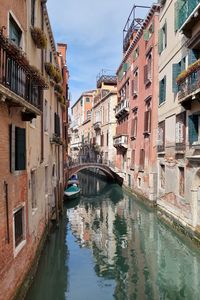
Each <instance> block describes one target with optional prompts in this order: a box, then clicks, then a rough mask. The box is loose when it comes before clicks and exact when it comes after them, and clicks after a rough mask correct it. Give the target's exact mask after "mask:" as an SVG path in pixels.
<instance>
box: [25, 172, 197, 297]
mask: <svg viewBox="0 0 200 300" xmlns="http://www.w3.org/2000/svg"><path fill="white" fill-rule="evenodd" d="M79 179H80V185H81V188H82V195H81V197H80V198H79V199H77V200H75V201H73V202H71V201H70V202H68V203H66V207H67V212H66V218H64V220H63V224H62V225H61V228H60V230H59V231H58V232H57V233H56V235H55V236H54V237H53V245H52V246H51V243H50V246H49V245H48V247H47V249H45V252H44V253H45V256H44V257H43V259H42V261H41V264H40V269H39V272H38V275H37V278H36V280H35V282H34V286H33V288H32V289H31V291H30V293H29V295H28V298H27V299H28V300H29V299H30V300H34V299H36V300H38V299H39V300H40V299H48V300H55V299H58V300H62V299H68V300H90V299H91V300H93V299H95V300H98V299H101V300H102V299H103V300H111V299H117V300H133V299H140V300H143V299H161V300H162V299H163V300H165V299H173V300H179V299H190V300H192V299H194V300H197V299H200V296H199V286H200V255H199V251H198V250H197V249H196V248H195V247H193V246H191V245H189V244H188V242H187V241H184V240H182V239H181V238H180V237H179V236H178V235H176V234H175V233H174V232H173V231H171V230H170V229H169V228H168V227H166V226H165V225H164V224H163V223H162V222H161V221H159V219H157V216H156V214H155V213H154V211H152V210H150V209H148V208H146V207H145V206H143V205H142V204H141V203H139V202H137V201H136V199H134V198H133V197H130V196H128V195H127V194H126V193H124V192H123V191H122V189H121V187H119V186H118V185H116V184H107V183H106V182H105V181H102V180H99V179H97V178H95V177H94V176H93V175H91V174H85V173H84V174H82V175H80V177H79ZM97 182H98V183H97ZM88 195H89V196H88ZM65 239H66V243H65ZM66 244H67V246H66Z"/></svg>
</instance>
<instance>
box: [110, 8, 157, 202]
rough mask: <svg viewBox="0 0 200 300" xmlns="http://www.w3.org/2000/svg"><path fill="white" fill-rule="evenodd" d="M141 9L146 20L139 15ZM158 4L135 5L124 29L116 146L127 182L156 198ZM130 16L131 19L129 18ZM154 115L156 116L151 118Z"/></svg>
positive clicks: (120, 170)
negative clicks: (150, 5)
mask: <svg viewBox="0 0 200 300" xmlns="http://www.w3.org/2000/svg"><path fill="white" fill-rule="evenodd" d="M138 8H142V9H144V10H145V12H146V11H147V9H148V14H147V16H146V18H145V19H141V18H140V17H139V16H138V15H137V9H138ZM159 8H160V6H159V5H156V4H155V5H152V7H151V8H150V9H149V8H147V7H140V6H134V7H133V9H132V11H131V13H130V16H135V17H133V21H132V24H130V23H129V22H127V23H126V26H125V28H124V32H125V33H126V34H125V35H124V40H123V50H124V56H123V60H122V62H121V64H120V67H119V69H118V71H117V75H118V83H117V90H118V103H117V105H116V107H115V116H116V118H117V128H116V136H115V138H114V145H115V147H116V150H117V155H116V167H117V169H118V171H119V172H121V176H122V177H124V180H125V183H126V184H127V185H128V186H129V187H131V188H133V189H134V190H136V191H138V192H139V193H141V194H143V195H144V196H146V197H147V198H148V199H150V200H152V201H155V200H156V193H157V189H156V183H157V181H156V179H157V178H156V171H157V162H156V129H157V98H158V89H157V82H158V71H157V69H158V58H157V57H158V54H157V41H158V26H159V20H158V17H159ZM130 16H129V18H130ZM152 116H153V117H152Z"/></svg>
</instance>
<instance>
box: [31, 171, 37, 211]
mask: <svg viewBox="0 0 200 300" xmlns="http://www.w3.org/2000/svg"><path fill="white" fill-rule="evenodd" d="M36 193H37V191H36V171H31V204H32V209H35V208H36V207H37V197H36Z"/></svg>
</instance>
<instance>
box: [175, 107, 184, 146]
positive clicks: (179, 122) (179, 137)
mask: <svg viewBox="0 0 200 300" xmlns="http://www.w3.org/2000/svg"><path fill="white" fill-rule="evenodd" d="M185 122H186V113H185V112H183V113H180V114H178V115H177V116H176V150H183V149H184V148H185V134H186V133H185V130H186V126H185Z"/></svg>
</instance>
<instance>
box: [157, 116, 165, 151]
mask: <svg viewBox="0 0 200 300" xmlns="http://www.w3.org/2000/svg"><path fill="white" fill-rule="evenodd" d="M157 145H158V147H157V150H158V152H162V151H165V121H162V122H160V123H159V124H158V141H157Z"/></svg>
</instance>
